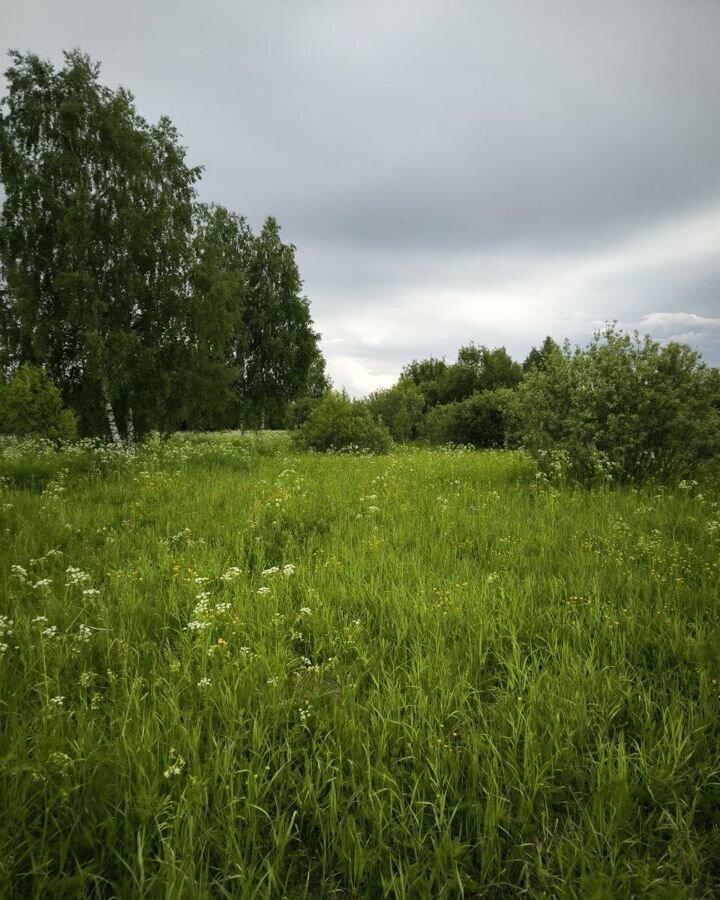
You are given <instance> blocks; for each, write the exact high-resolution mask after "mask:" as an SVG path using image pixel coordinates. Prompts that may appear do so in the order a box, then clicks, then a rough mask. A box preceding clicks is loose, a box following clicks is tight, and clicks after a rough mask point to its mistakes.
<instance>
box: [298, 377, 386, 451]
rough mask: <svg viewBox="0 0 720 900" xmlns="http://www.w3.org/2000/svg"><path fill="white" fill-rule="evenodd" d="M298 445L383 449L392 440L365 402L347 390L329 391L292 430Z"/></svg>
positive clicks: (384, 449) (322, 448) (361, 449)
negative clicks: (353, 397)
mask: <svg viewBox="0 0 720 900" xmlns="http://www.w3.org/2000/svg"><path fill="white" fill-rule="evenodd" d="M293 442H294V444H295V446H296V447H299V448H301V449H304V450H344V451H349V450H358V451H363V450H365V451H370V452H372V453H384V452H385V451H386V450H388V449H389V448H390V446H391V444H392V438H391V437H390V432H389V431H388V430H387V428H386V427H385V425H383V423H382V422H379V421H378V420H377V419H376V418H375V417H374V416H373V415H372V413H371V412H370V410H369V408H368V406H367V404H366V403H362V402H360V401H358V400H351V399H350V398H349V397H348V396H347V395H346V394H342V393H336V392H332V393H330V394H327V395H326V396H325V397H323V399H322V400H321V401H320V402H319V403H318V405H317V406H316V407H315V409H314V410H313V411H312V412H311V413H310V415H309V416H308V418H307V419H306V421H305V422H304V423H303V424H302V425H301V426H300V427H299V428H298V429H297V430H296V431H295V432H294V433H293Z"/></svg>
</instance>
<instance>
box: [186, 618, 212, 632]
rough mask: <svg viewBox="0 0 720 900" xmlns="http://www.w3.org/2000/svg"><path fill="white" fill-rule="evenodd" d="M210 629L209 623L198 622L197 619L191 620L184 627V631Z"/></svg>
mask: <svg viewBox="0 0 720 900" xmlns="http://www.w3.org/2000/svg"><path fill="white" fill-rule="evenodd" d="M209 627H210V622H198V621H197V619H193V621H192V622H188V623H187V625H186V626H185V629H184V630H185V631H202V630H203V629H205V628H209Z"/></svg>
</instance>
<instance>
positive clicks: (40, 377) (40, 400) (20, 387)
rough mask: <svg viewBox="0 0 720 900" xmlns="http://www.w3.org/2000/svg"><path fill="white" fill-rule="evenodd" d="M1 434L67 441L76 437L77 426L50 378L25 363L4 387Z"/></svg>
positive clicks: (0, 393)
mask: <svg viewBox="0 0 720 900" xmlns="http://www.w3.org/2000/svg"><path fill="white" fill-rule="evenodd" d="M0 434H13V435H15V436H16V437H42V438H48V439H49V440H66V441H67V440H72V439H73V438H74V437H75V436H76V434H77V423H76V420H75V415H74V413H73V412H72V410H69V409H66V408H65V407H64V406H63V402H62V397H61V396H60V391H59V390H58V389H57V388H56V387H55V385H54V384H53V383H52V382H51V381H50V380H49V378H48V377H47V375H46V374H45V373H44V372H43V371H42V370H41V369H37V368H35V367H34V366H29V365H27V364H23V365H21V366H20V367H19V368H18V370H17V371H16V372H15V374H14V375H13V377H12V378H11V379H10V381H9V382H8V383H7V384H0Z"/></svg>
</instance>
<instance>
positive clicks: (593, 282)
mask: <svg viewBox="0 0 720 900" xmlns="http://www.w3.org/2000/svg"><path fill="white" fill-rule="evenodd" d="M0 20H2V22H3V30H2V31H3V34H2V39H3V43H4V44H5V45H6V47H11V46H12V47H17V48H18V49H21V50H25V49H29V50H34V51H36V52H38V53H40V54H41V55H44V56H50V57H52V58H54V59H56V60H59V58H60V51H61V49H63V48H70V47H73V46H81V47H82V48H83V49H85V50H87V51H88V52H89V53H90V54H91V55H92V56H94V57H95V58H97V59H99V60H101V61H102V63H103V77H104V79H105V80H106V81H107V82H108V83H110V84H117V83H122V84H125V85H127V86H128V87H130V88H131V89H132V90H133V91H134V92H135V94H136V96H137V100H138V105H139V107H140V109H141V111H142V112H143V113H144V114H145V115H146V116H148V117H149V118H156V117H157V116H158V115H159V114H161V113H167V114H168V115H170V117H171V118H172V119H173V121H175V123H176V124H177V125H178V127H179V129H180V130H181V132H182V133H183V135H184V139H185V142H186V143H187V145H188V147H189V150H190V158H191V160H192V161H193V162H200V163H203V164H204V165H205V167H206V169H205V175H204V179H203V182H202V185H201V194H202V196H203V198H204V199H211V200H216V201H220V202H223V203H225V204H226V205H228V206H230V207H232V208H234V209H236V210H238V211H239V212H243V213H245V214H246V215H248V217H249V219H250V221H251V222H252V223H253V224H254V225H257V224H259V223H260V222H261V221H262V219H263V218H264V217H265V216H266V215H267V214H269V213H271V214H274V215H276V216H277V217H278V218H279V219H280V221H281V223H282V224H283V226H284V234H285V237H286V238H287V239H289V240H291V241H293V242H294V243H295V244H296V245H297V247H298V258H299V261H300V265H301V270H302V272H303V275H304V277H305V285H306V290H307V293H308V295H309V296H310V298H311V301H312V303H313V312H314V315H315V318H316V320H317V322H318V325H319V327H320V330H322V331H323V333H324V335H325V338H326V340H327V342H326V344H325V348H326V351H327V355H328V359H329V361H330V367H331V371H332V372H333V374H334V375H335V378H336V381H338V382H339V383H346V384H347V386H348V387H350V388H351V389H352V390H353V391H355V392H358V393H361V392H362V391H364V390H368V389H371V388H372V387H375V386H378V384H379V383H380V382H382V381H385V382H387V381H389V380H392V378H393V377H394V376H395V375H396V374H397V371H398V370H399V367H400V365H401V364H402V363H404V362H406V361H408V360H409V359H411V358H412V357H413V356H416V355H423V354H426V353H428V352H434V353H435V354H437V355H442V354H443V353H446V354H448V355H451V356H452V355H454V352H455V351H456V349H457V345H458V344H459V343H462V342H464V341H466V340H470V339H475V340H481V341H484V342H486V343H490V342H496V343H506V344H507V345H508V347H509V348H511V349H513V350H514V351H515V352H516V353H518V355H521V354H523V353H525V352H527V349H528V348H529V346H530V344H531V343H532V342H533V341H534V342H537V341H539V340H542V337H543V336H544V334H545V333H547V332H550V333H553V334H556V335H557V336H559V337H563V336H569V337H571V338H572V339H576V338H577V339H578V340H583V339H587V337H589V334H590V332H591V331H592V328H593V327H594V323H596V322H598V321H602V320H603V319H611V318H617V319H620V320H621V321H623V322H626V323H629V324H633V323H635V324H643V323H644V325H645V326H646V327H648V328H651V329H655V330H656V331H657V333H658V335H660V336H663V335H664V334H665V332H666V331H667V329H666V327H665V326H666V324H667V323H662V327H661V323H660V322H659V321H658V320H656V319H652V314H657V313H669V312H675V313H678V312H682V313H684V314H691V315H696V316H699V317H701V318H709V319H712V318H715V317H716V315H714V314H719V313H720V294H719V293H718V290H719V286H720V266H718V264H717V262H716V260H715V257H716V256H717V252H716V251H717V246H716V247H715V252H713V251H712V248H709V247H708V246H707V245H706V243H705V244H704V243H703V238H702V229H696V230H695V231H693V235H694V236H693V238H692V240H689V239H687V237H686V235H685V231H684V230H683V229H684V227H685V226H684V225H683V223H685V222H688V221H693V220H696V219H697V220H701V219H702V217H703V216H709V217H710V218H711V219H712V217H714V216H716V214H717V213H718V211H719V210H720V117H719V116H718V115H717V97H718V95H719V94H720V54H719V53H718V52H717V35H718V33H720V4H718V3H717V2H716V0H693V2H692V3H678V2H677V0H633V2H632V3H628V2H627V0H607V2H604V3H597V2H594V0H593V2H591V0H536V2H524V3H523V2H518V3H512V4H511V3H497V2H495V0H444V2H441V0H434V2H420V0H396V2H392V3H387V2H380V0H377V2H367V3H357V2H350V0H347V2H339V0H307V2H303V3H291V2H289V0H284V2H283V0H263V2H260V0H255V2H237V0H207V2H205V3H204V4H202V5H201V4H198V3H196V2H195V0H192V2H191V0H172V2H171V0H150V2H148V0H145V2H140V0H127V2H125V3H124V4H122V5H120V4H111V3H109V2H98V0H22V2H21V0H0ZM659 228H660V229H665V231H666V232H667V236H666V238H665V243H662V242H656V243H657V246H656V247H655V250H654V251H653V253H652V254H650V257H649V258H648V257H647V254H645V255H644V253H643V252H642V251H641V250H640V249H638V247H639V246H640V245H641V244H642V242H643V240H644V239H645V237H646V236H648V235H649V236H650V237H651V238H652V236H653V235H654V234H655V233H656V232H657V230H658V229H659ZM674 235H677V240H675V238H674ZM648 239H650V238H648ZM653 240H654V238H653ZM693 241H694V242H695V243H694V244H693ZM678 245H681V246H682V252H679V251H678V250H677V246H678ZM664 247H666V248H667V251H666V250H664V249H663V248H664ZM628 248H635V249H634V250H632V252H630V250H628ZM614 259H617V264H614V263H613V260H614ZM648 316H650V317H651V318H644V317H648ZM696 326H697V327H696ZM710 328H711V326H709V325H707V323H697V322H695V323H694V325H692V327H690V326H688V327H683V329H682V333H684V334H688V335H692V336H693V341H694V342H695V344H696V345H697V346H698V347H701V348H702V349H703V350H704V351H706V352H707V353H708V354H709V358H710V356H711V357H712V361H714V362H715V363H718V362H720V349H718V346H717V342H716V341H715V338H714V337H712V336H710V337H709V336H708V335H709V331H708V329H710ZM678 333H679V332H678ZM713 333H714V332H713Z"/></svg>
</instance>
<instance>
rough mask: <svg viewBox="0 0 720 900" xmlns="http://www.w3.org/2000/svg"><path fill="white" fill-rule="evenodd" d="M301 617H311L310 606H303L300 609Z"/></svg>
mask: <svg viewBox="0 0 720 900" xmlns="http://www.w3.org/2000/svg"><path fill="white" fill-rule="evenodd" d="M300 615H301V616H311V615H312V610H311V609H310V607H309V606H301V607H300Z"/></svg>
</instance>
